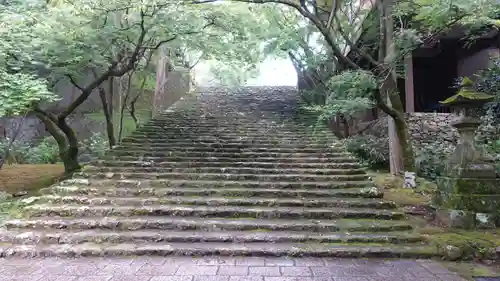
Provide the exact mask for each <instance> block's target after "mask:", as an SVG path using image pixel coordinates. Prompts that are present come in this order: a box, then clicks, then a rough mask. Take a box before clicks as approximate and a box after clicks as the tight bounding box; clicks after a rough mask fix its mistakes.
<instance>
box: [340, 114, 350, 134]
mask: <svg viewBox="0 0 500 281" xmlns="http://www.w3.org/2000/svg"><path fill="white" fill-rule="evenodd" d="M339 117H340V122H342V128H343V129H344V138H348V137H349V123H348V122H347V118H345V116H344V114H340V116H339Z"/></svg>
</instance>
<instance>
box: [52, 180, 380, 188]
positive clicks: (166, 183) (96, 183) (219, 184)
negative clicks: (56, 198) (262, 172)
mask: <svg viewBox="0 0 500 281" xmlns="http://www.w3.org/2000/svg"><path fill="white" fill-rule="evenodd" d="M89 185H92V187H98V188H101V187H128V188H133V187H142V188H158V187H171V188H183V187H192V188H198V189H206V188H246V189H253V188H267V189H340V188H366V187H372V186H373V185H372V183H371V182H370V181H328V182H307V181H300V182H297V181H273V182H269V181H225V180H217V181H208V180H199V181H198V180H165V179H162V180H98V179H81V178H74V179H69V180H65V181H63V182H61V183H60V184H59V185H58V186H77V187H78V186H89ZM58 186H54V187H55V188H57V187H58Z"/></svg>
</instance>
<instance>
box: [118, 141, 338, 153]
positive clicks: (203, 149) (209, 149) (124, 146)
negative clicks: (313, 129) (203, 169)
mask: <svg viewBox="0 0 500 281" xmlns="http://www.w3.org/2000/svg"><path fill="white" fill-rule="evenodd" d="M113 150H114V151H141V152H150V151H162V152H169V151H175V152H181V151H182V152H213V153H216V152H221V153H313V154H316V153H345V148H343V147H337V148H326V147H325V148H290V147H286V148H281V147H276V146H275V147H247V148H235V147H224V146H223V147H208V146H205V147H200V146H195V147H190V146H155V145H149V144H148V143H143V144H142V145H141V146H139V145H127V144H122V145H119V146H116V147H115V148H113Z"/></svg>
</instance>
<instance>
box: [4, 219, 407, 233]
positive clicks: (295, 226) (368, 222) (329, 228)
mask: <svg viewBox="0 0 500 281" xmlns="http://www.w3.org/2000/svg"><path fill="white" fill-rule="evenodd" d="M4 227H5V228H7V229H11V230H17V229H30V230H42V229H57V230H61V231H62V230H90V229H102V230H115V231H116V230H125V231H134V230H201V231H207V232H216V231H261V232H270V231H307V232H318V233H321V234H325V233H329V232H349V233H352V232H370V233H386V232H391V231H409V230H411V229H413V227H412V225H411V224H409V223H408V222H407V221H404V220H395V221H392V220H374V219H338V220H310V219H305V218H304V219H300V220H297V219H293V220H291V219H274V220H269V219H248V218H210V219H209V218H200V217H160V216H153V217H152V216H144V217H141V216H138V217H93V218H90V217H86V218H69V217H60V218H58V217H35V218H30V219H16V220H8V221H5V222H4Z"/></svg>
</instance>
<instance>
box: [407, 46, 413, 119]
mask: <svg viewBox="0 0 500 281" xmlns="http://www.w3.org/2000/svg"><path fill="white" fill-rule="evenodd" d="M405 94H406V97H405V101H406V108H405V109H406V112H407V113H411V112H415V91H414V88H413V56H412V55H411V54H410V55H408V56H407V57H406V58H405Z"/></svg>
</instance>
